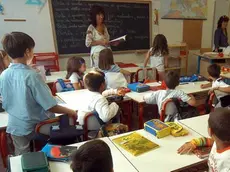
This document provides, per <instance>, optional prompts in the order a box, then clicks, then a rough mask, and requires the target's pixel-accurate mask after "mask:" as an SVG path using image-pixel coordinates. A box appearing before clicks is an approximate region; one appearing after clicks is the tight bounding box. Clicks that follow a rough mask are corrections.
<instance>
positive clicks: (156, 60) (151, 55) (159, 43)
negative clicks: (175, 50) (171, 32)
mask: <svg viewBox="0 0 230 172" xmlns="http://www.w3.org/2000/svg"><path fill="white" fill-rule="evenodd" d="M168 55H169V49H168V42H167V39H166V37H165V36H164V35H162V34H158V35H157V36H156V37H155V39H154V41H153V47H152V48H150V50H149V51H148V53H147V55H146V58H145V61H144V67H146V66H147V64H148V61H149V59H150V66H151V67H152V68H156V70H157V72H158V75H159V80H160V81H162V80H163V79H164V74H165V67H167V66H168ZM146 77H147V76H146Z"/></svg>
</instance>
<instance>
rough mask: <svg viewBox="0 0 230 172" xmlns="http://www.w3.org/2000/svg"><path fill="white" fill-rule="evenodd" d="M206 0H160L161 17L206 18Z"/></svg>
mask: <svg viewBox="0 0 230 172" xmlns="http://www.w3.org/2000/svg"><path fill="white" fill-rule="evenodd" d="M207 2H208V0H161V13H162V19H197V20H206V19H207Z"/></svg>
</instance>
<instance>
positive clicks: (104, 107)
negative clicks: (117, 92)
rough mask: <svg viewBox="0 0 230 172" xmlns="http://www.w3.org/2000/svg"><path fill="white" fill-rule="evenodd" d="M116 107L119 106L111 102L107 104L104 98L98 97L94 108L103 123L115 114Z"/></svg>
mask: <svg viewBox="0 0 230 172" xmlns="http://www.w3.org/2000/svg"><path fill="white" fill-rule="evenodd" d="M118 109H119V106H118V105H117V104H116V103H111V104H110V105H109V102H108V101H107V100H106V98H101V99H99V100H98V101H97V103H96V105H95V110H96V111H97V113H98V115H99V117H100V119H101V120H102V121H103V122H105V123H106V122H108V121H109V120H111V119H112V118H113V117H114V116H116V114H117V112H118Z"/></svg>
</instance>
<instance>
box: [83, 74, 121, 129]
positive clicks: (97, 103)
mask: <svg viewBox="0 0 230 172" xmlns="http://www.w3.org/2000/svg"><path fill="white" fill-rule="evenodd" d="M84 84H85V87H86V88H87V89H88V92H86V93H85V95H84V98H83V97H82V101H81V108H80V109H79V111H78V121H79V123H80V125H83V124H84V117H85V115H86V114H87V113H89V112H95V111H96V112H97V114H98V116H99V118H100V119H101V120H102V121H103V122H104V123H107V122H108V121H110V120H111V119H112V118H113V117H115V116H116V114H117V112H118V109H119V106H118V105H117V104H116V103H111V104H110V105H109V102H108V101H107V100H106V98H105V97H104V96H102V92H103V91H104V90H105V88H106V86H105V85H106V84H105V78H104V75H103V73H100V72H97V71H92V72H89V73H88V74H86V75H85V76H84ZM92 125H93V124H92Z"/></svg>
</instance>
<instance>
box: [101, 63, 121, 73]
mask: <svg viewBox="0 0 230 172" xmlns="http://www.w3.org/2000/svg"><path fill="white" fill-rule="evenodd" d="M102 71H103V72H104V73H107V72H120V71H121V68H120V67H119V66H118V65H111V68H110V69H109V70H102Z"/></svg>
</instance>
